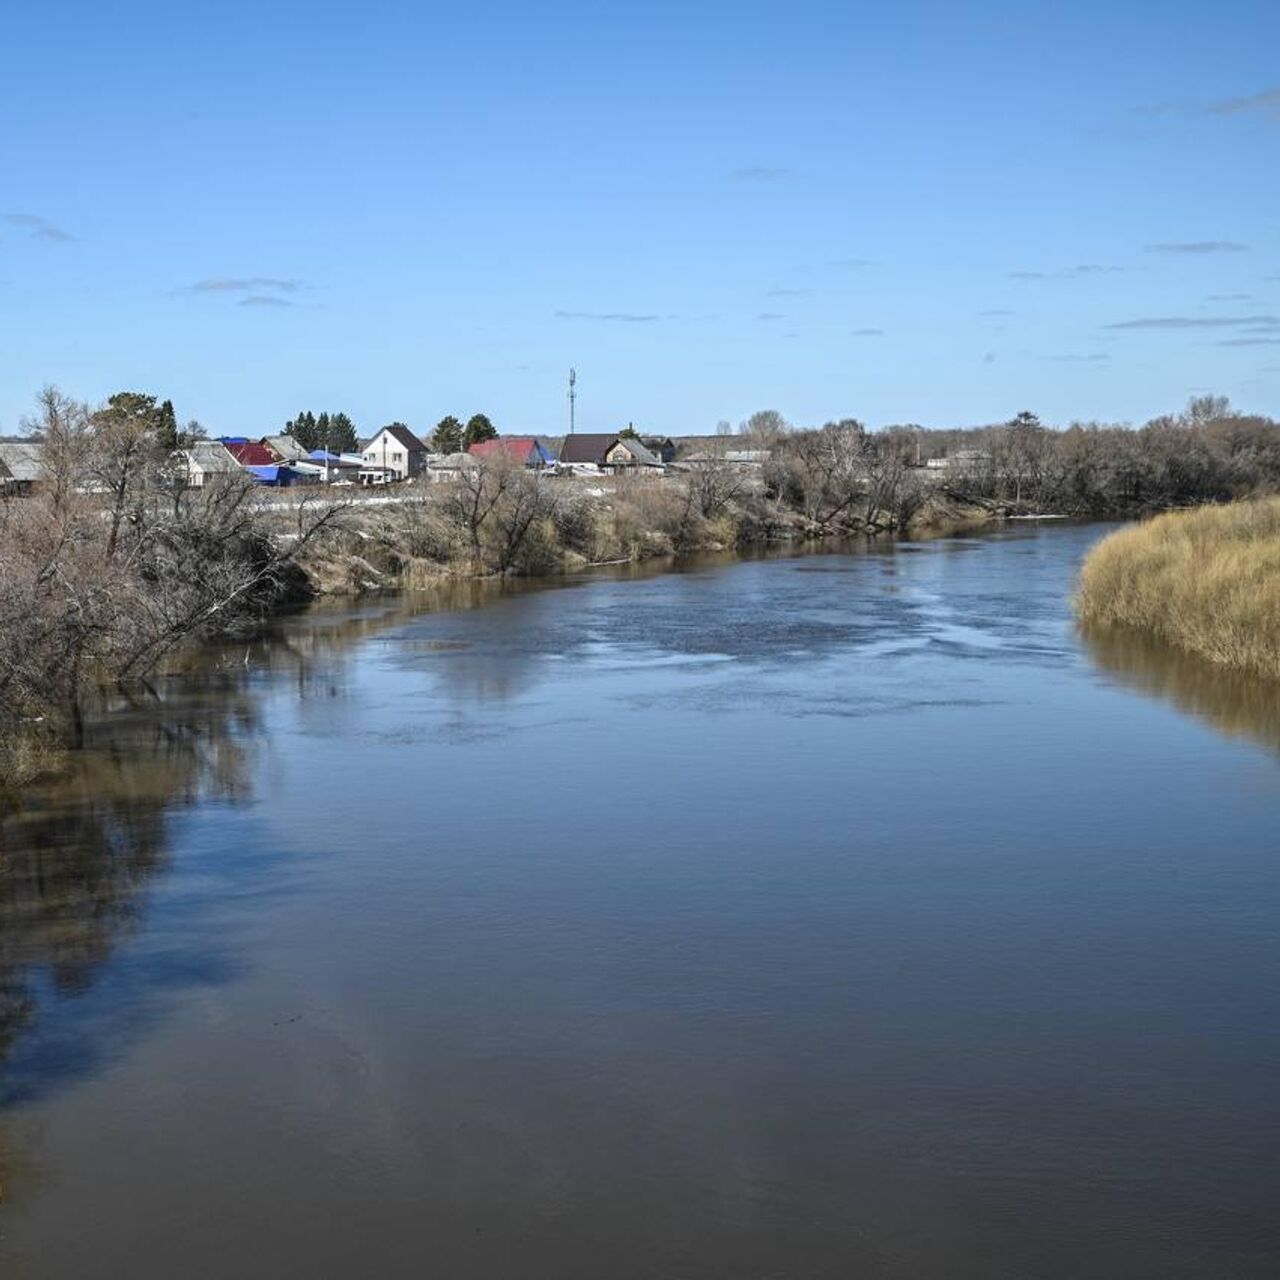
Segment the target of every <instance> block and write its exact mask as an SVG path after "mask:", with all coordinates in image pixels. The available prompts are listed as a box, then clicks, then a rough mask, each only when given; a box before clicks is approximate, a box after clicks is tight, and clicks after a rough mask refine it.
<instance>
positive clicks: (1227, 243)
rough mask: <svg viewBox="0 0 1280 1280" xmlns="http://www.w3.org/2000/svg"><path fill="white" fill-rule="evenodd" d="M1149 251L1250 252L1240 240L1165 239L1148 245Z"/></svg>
mask: <svg viewBox="0 0 1280 1280" xmlns="http://www.w3.org/2000/svg"><path fill="white" fill-rule="evenodd" d="M1147 252H1148V253H1248V252H1249V246H1248V245H1247V244H1241V243H1240V242H1239V241H1238V240H1163V241H1161V242H1160V243H1158V244H1149V245H1147Z"/></svg>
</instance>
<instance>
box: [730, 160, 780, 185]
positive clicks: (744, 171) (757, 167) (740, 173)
mask: <svg viewBox="0 0 1280 1280" xmlns="http://www.w3.org/2000/svg"><path fill="white" fill-rule="evenodd" d="M790 173H791V170H790V169H786V168H783V167H781V166H777V165H768V164H748V165H743V166H742V167H741V168H738V169H730V170H729V172H728V173H727V174H726V175H725V176H726V177H727V178H728V179H729V181H730V182H777V180H778V179H779V178H785V177H787V176H788V175H789V174H790Z"/></svg>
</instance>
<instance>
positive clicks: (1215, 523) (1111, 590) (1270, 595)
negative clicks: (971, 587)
mask: <svg viewBox="0 0 1280 1280" xmlns="http://www.w3.org/2000/svg"><path fill="white" fill-rule="evenodd" d="M1075 604H1076V611H1077V613H1078V615H1079V617H1080V620H1081V622H1082V623H1083V624H1084V626H1085V627H1086V628H1087V629H1090V630H1094V631H1097V632H1100V633H1103V634H1105V633H1108V632H1117V631H1128V632H1141V633H1143V634H1145V635H1147V636H1149V637H1152V638H1154V639H1156V640H1158V641H1160V642H1162V643H1164V644H1167V645H1171V646H1173V647H1175V648H1177V649H1180V650H1183V651H1184V652H1187V653H1191V654H1194V655H1196V656H1197V657H1199V658H1202V659H1206V660H1207V661H1209V662H1211V663H1214V664H1216V665H1218V666H1222V667H1229V668H1233V669H1235V670H1239V671H1246V672H1251V673H1253V674H1255V675H1261V676H1266V677H1269V678H1270V679H1273V680H1274V679H1280V498H1277V497H1270V498H1257V499H1253V500H1250V501H1243V502H1233V503H1228V504H1226V505H1223V506H1206V507H1200V508H1198V509H1197V510H1194V511H1171V512H1167V513H1166V514H1164V515H1160V516H1157V517H1155V518H1154V519H1152V520H1148V521H1145V522H1144V523H1142V524H1139V525H1134V526H1133V527H1131V528H1127V529H1120V530H1118V531H1117V532H1115V533H1113V534H1111V535H1110V536H1108V537H1107V538H1104V539H1103V541H1102V542H1100V543H1099V544H1098V545H1097V546H1096V547H1094V549H1093V550H1092V551H1091V552H1090V553H1089V555H1088V557H1087V558H1086V559H1085V562H1084V566H1083V568H1082V569H1081V572H1080V583H1079V588H1078V591H1077V595H1076V601H1075Z"/></svg>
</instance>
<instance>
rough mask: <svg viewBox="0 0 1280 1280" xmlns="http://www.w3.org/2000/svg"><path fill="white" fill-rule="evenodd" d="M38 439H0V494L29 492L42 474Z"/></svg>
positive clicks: (38, 481)
mask: <svg viewBox="0 0 1280 1280" xmlns="http://www.w3.org/2000/svg"><path fill="white" fill-rule="evenodd" d="M41 448H42V446H41V444H40V441H38V440H0V496H4V495H6V494H9V495H13V494H24V493H30V492H31V489H32V487H33V486H35V485H37V484H39V483H40V479H41V476H42V474H43V464H42V462H41Z"/></svg>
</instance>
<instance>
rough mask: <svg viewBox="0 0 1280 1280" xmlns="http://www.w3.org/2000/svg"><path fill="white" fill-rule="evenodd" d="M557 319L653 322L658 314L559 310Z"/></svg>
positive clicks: (556, 315)
mask: <svg viewBox="0 0 1280 1280" xmlns="http://www.w3.org/2000/svg"><path fill="white" fill-rule="evenodd" d="M555 318H556V319H557V320H603V321H608V322H610V323H615V322H616V323H620V324H652V323H653V322H654V321H655V320H657V319H658V317H657V316H656V315H650V314H641V313H639V312H634V311H557V312H556V313H555Z"/></svg>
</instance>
